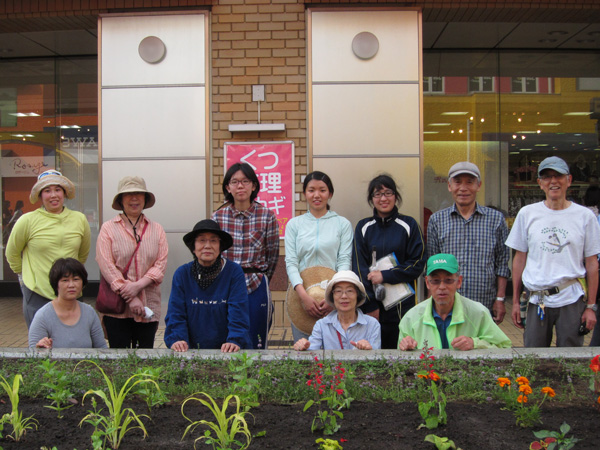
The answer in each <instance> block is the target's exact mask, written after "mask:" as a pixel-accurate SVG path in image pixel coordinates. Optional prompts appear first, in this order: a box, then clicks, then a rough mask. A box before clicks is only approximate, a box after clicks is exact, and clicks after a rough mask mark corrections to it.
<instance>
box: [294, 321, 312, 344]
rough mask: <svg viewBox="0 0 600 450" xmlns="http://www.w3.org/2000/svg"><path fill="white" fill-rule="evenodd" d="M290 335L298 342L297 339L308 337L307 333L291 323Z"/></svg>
mask: <svg viewBox="0 0 600 450" xmlns="http://www.w3.org/2000/svg"><path fill="white" fill-rule="evenodd" d="M292 336H293V337H294V342H298V340H299V339H302V338H304V339H308V338H309V335H308V334H306V333H304V332H303V331H300V330H299V329H298V328H296V327H295V326H294V324H292Z"/></svg>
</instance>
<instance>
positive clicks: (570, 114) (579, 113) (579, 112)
mask: <svg viewBox="0 0 600 450" xmlns="http://www.w3.org/2000/svg"><path fill="white" fill-rule="evenodd" d="M590 114H592V113H591V112H587V111H572V112H566V113H564V114H563V116H589V115H590Z"/></svg>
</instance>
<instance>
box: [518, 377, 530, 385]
mask: <svg viewBox="0 0 600 450" xmlns="http://www.w3.org/2000/svg"><path fill="white" fill-rule="evenodd" d="M517 383H519V386H522V385H524V384H529V380H528V379H527V378H526V377H519V378H517Z"/></svg>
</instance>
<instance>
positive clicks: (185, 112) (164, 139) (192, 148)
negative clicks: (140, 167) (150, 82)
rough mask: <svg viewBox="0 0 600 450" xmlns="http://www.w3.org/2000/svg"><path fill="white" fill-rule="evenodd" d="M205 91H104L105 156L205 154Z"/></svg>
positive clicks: (177, 89) (132, 156) (203, 89)
mask: <svg viewBox="0 0 600 450" xmlns="http://www.w3.org/2000/svg"><path fill="white" fill-rule="evenodd" d="M205 92H206V89H205V88H204V87H169V88H150V87H148V88H134V89H103V91H102V137H103V141H102V157H103V158H141V157H146V158H153V157H170V158H177V157H198V156H204V155H205V136H206V134H205V128H206V127H205V123H206V117H205V111H206V99H205Z"/></svg>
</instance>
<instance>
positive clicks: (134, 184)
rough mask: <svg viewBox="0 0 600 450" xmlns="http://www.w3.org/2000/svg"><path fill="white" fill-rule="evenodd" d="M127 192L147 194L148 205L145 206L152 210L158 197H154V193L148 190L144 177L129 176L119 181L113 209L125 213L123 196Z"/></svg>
mask: <svg viewBox="0 0 600 450" xmlns="http://www.w3.org/2000/svg"><path fill="white" fill-rule="evenodd" d="M127 192H144V193H145V194H146V204H145V205H144V209H148V208H152V207H153V206H154V203H155V202H156V197H154V194H153V193H152V192H150V191H149V190H148V189H146V182H145V181H144V179H143V178H142V177H134V176H127V177H124V178H121V181H119V187H118V188H117V195H115V197H114V198H113V202H112V208H113V209H116V210H117V211H123V205H121V195H122V194H125V193H127Z"/></svg>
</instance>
